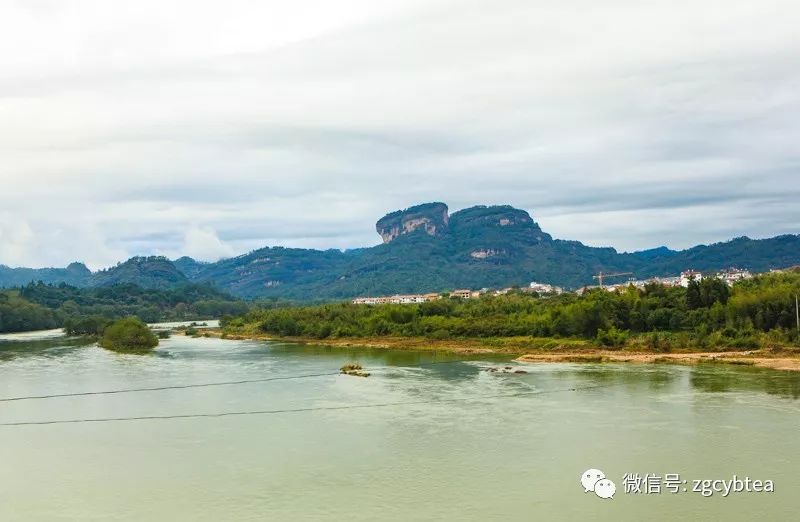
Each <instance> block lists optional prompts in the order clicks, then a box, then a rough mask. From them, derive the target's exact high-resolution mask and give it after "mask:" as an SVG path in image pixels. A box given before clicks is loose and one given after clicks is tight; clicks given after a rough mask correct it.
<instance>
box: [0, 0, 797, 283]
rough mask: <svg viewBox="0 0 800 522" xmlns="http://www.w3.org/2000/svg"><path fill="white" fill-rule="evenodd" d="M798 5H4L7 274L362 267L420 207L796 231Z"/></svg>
mask: <svg viewBox="0 0 800 522" xmlns="http://www.w3.org/2000/svg"><path fill="white" fill-rule="evenodd" d="M799 19H800V4H798V3H797V2H796V0H761V1H758V2H754V1H752V0H724V1H722V0H720V1H717V0H690V1H689V0H669V1H666V0H650V1H647V0H604V1H603V2H598V1H596V0H491V1H489V0H486V1H474V0H459V1H451V0H400V1H395V0H335V1H334V0H293V1H292V2H286V1H272V0H258V1H257V0H225V1H216V0H214V1H204V0H192V1H168V0H158V1H151V0H138V1H137V2H123V1H111V0H100V1H92V0H84V1H71V0H20V1H12V0H0V264H6V265H9V266H31V267H42V266H64V265H66V264H67V263H69V262H71V261H76V260H77V261H83V262H86V263H87V264H88V265H89V266H90V267H91V268H95V269H96V268H100V267H105V266H110V265H113V264H115V263H116V262H118V261H122V260H124V259H126V258H128V257H130V256H132V255H153V254H157V255H167V256H170V257H173V258H174V257H178V256H181V255H190V256H192V257H195V258H198V259H202V260H216V259H219V258H222V257H230V256H233V255H238V254H241V253H245V252H247V251H250V250H252V249H256V248H260V247H263V246H273V245H284V246H293V247H309V248H354V247H362V246H371V245H374V244H377V243H379V242H380V238H379V237H378V235H377V234H376V232H375V228H374V223H375V221H376V220H377V219H378V218H380V217H381V216H383V215H384V214H386V213H388V212H390V211H392V210H396V209H400V208H405V207H408V206H411V205H414V204H418V203H423V202H428V201H443V202H446V203H447V204H448V205H449V206H450V209H451V212H452V211H454V210H458V209H460V208H465V207H469V206H473V205H480V204H489V205H490V204H510V205H513V206H515V207H518V208H522V209H525V210H527V211H528V212H530V213H531V215H532V216H533V217H534V219H535V220H536V221H537V222H538V223H539V224H540V225H541V227H542V228H543V229H544V230H545V231H546V232H548V233H550V234H552V235H553V236H554V237H556V238H562V239H576V240H580V241H582V242H584V243H587V244H589V245H593V246H613V247H615V248H617V249H618V250H620V251H631V250H638V249H645V248H651V247H656V246H660V245H667V246H669V247H671V248H686V247H689V246H692V245H695V244H704V243H712V242H716V241H724V240H727V239H730V238H733V237H737V236H742V235H748V236H750V237H754V238H758V237H770V236H774V235H778V234H786V233H793V234H796V233H800V230H799V229H800V227H799V226H798V224H799V223H800V211H799V210H798V205H797V202H798V196H800V147H799V146H798V143H800V59H798V57H799V56H800V38H797V35H796V32H797V21H798V20H799Z"/></svg>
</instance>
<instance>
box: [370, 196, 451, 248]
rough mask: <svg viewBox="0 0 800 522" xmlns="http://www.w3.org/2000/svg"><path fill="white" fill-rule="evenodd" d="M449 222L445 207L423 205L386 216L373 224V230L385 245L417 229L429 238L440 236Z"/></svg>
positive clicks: (440, 204)
mask: <svg viewBox="0 0 800 522" xmlns="http://www.w3.org/2000/svg"><path fill="white" fill-rule="evenodd" d="M449 222H450V218H449V216H448V214H447V205H445V204H444V203H425V204H422V205H417V206H414V207H410V208H407V209H405V210H398V211H396V212H392V213H391V214H386V215H385V216H383V217H382V218H381V219H379V220H378V222H377V223H375V230H376V231H377V232H378V234H380V236H381V239H383V242H384V244H385V243H389V242H391V241H392V240H394V239H397V238H398V237H399V236H402V235H404V234H410V233H411V232H414V231H415V230H418V229H422V230H424V231H425V233H426V234H429V235H431V236H436V235H439V234H442V233H444V232H445V231H446V230H447V227H448V224H449Z"/></svg>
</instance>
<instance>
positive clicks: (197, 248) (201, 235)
mask: <svg viewBox="0 0 800 522" xmlns="http://www.w3.org/2000/svg"><path fill="white" fill-rule="evenodd" d="M234 253H235V252H234V250H233V249H232V248H231V247H230V246H229V245H227V244H225V243H223V242H222V241H221V240H220V238H219V237H218V236H217V234H216V233H215V232H214V231H213V230H211V229H208V228H200V227H191V228H190V229H188V230H187V231H186V236H185V237H184V239H183V248H182V250H181V255H187V256H189V257H193V258H194V259H197V260H200V261H218V260H219V259H221V258H223V257H230V256H232V255H233V254H234ZM174 256H175V257H178V255H177V254H174Z"/></svg>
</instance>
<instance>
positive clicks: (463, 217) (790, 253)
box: [0, 203, 800, 300]
mask: <svg viewBox="0 0 800 522" xmlns="http://www.w3.org/2000/svg"><path fill="white" fill-rule="evenodd" d="M376 231H377V232H378V234H379V235H380V236H381V238H382V240H383V244H380V245H377V246H374V247H369V248H359V249H354V250H346V251H340V250H312V249H299V248H283V247H267V248H262V249H259V250H255V251H253V252H250V253H248V254H244V255H241V256H238V257H234V258H230V259H223V260H221V261H218V262H215V263H203V262H199V261H196V260H194V259H191V258H189V257H182V258H180V259H177V260H174V261H170V260H168V259H166V258H164V257H134V258H132V259H129V260H128V261H125V262H124V263H120V264H118V265H117V266H115V267H112V268H109V269H106V270H103V271H99V272H94V273H92V272H90V271H89V270H88V269H87V268H86V266H84V265H82V264H80V263H73V264H71V265H69V266H68V267H66V268H45V269H30V268H9V267H6V266H3V265H0V286H4V287H10V286H20V285H24V284H26V283H28V282H30V281H33V280H36V281H38V280H41V281H44V282H46V283H59V282H66V283H69V284H71V285H75V286H89V287H103V286H112V285H116V284H122V283H133V284H137V285H139V286H142V287H144V288H172V287H176V286H180V285H183V284H188V283H190V282H206V283H212V284H214V285H216V286H217V287H219V288H221V289H223V290H227V291H229V292H231V293H232V294H234V295H237V296H240V297H245V298H256V297H275V298H289V299H296V300H323V299H344V298H348V297H353V296H357V295H385V294H392V293H398V292H399V293H404V292H408V293H411V292H435V291H442V290H448V289H453V288H483V287H507V286H513V285H527V283H528V282H530V281H539V282H544V283H551V284H556V285H560V286H565V287H573V288H574V287H578V286H582V285H586V284H592V282H593V280H592V275H593V274H596V273H597V272H600V271H603V272H616V271H622V272H633V273H634V275H635V277H637V278H646V277H650V276H656V275H659V276H669V275H677V274H678V273H680V272H681V271H682V270H685V269H688V268H692V269H695V270H701V271H711V270H719V269H723V268H727V267H731V266H735V267H739V268H746V269H750V270H753V271H758V272H760V271H766V270H769V269H771V268H784V267H788V266H793V265H798V264H800V236H798V235H783V236H778V237H774V238H770V239H760V240H754V239H750V238H747V237H740V238H736V239H733V240H731V241H728V242H724V243H716V244H712V245H699V246H696V247H693V248H690V249H688V250H682V251H675V250H670V249H668V248H666V247H660V248H656V249H652V250H645V251H641V252H634V253H619V252H617V251H616V250H615V249H613V248H595V247H590V246H586V245H584V244H582V243H580V242H578V241H564V240H560V239H553V238H552V237H551V236H550V235H549V234H547V233H546V232H544V231H542V229H541V228H540V227H539V225H538V224H537V223H536V222H535V221H534V220H533V219H532V218H531V216H530V215H529V214H528V213H527V212H525V211H524V210H520V209H516V208H513V207H511V206H506V205H504V206H476V207H471V208H467V209H464V210H460V211H458V212H454V213H453V214H449V212H448V208H447V205H445V204H444V203H426V204H423V205H417V206H414V207H411V208H408V209H406V210H400V211H396V212H392V213H390V214H387V215H386V216H385V217H383V218H381V219H380V220H379V221H378V222H377V224H376Z"/></svg>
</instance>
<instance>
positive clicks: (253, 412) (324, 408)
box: [0, 383, 622, 427]
mask: <svg viewBox="0 0 800 522" xmlns="http://www.w3.org/2000/svg"><path fill="white" fill-rule="evenodd" d="M621 384H622V383H617V384H601V385H597V386H585V387H580V388H564V389H558V390H543V391H530V392H517V393H507V394H497V395H484V396H480V397H459V398H454V399H428V400H420V401H400V402H384V403H375V404H351V405H342V406H315V407H308V408H291V409H280V410H245V411H226V412H218V413H190V414H182V415H142V416H138V417H100V418H86V419H65V420H50V421H22V422H3V423H0V427H15V426H45V425H52V424H86V423H101V422H124V421H142V420H172V419H199V418H217V417H235V416H246V415H275V414H281V413H303V412H314V411H336V410H356V409H367V408H387V407H391V406H413V405H420V404H437V403H438V404H443V403H454V402H468V401H481V400H485V399H499V398H516V397H522V396H528V395H546V394H550V393H562V392H570V391H582V390H592V389H597V388H610V387H612V386H620V385H621Z"/></svg>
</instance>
